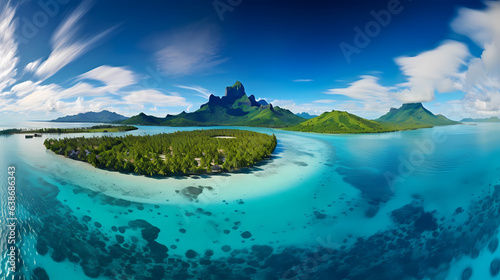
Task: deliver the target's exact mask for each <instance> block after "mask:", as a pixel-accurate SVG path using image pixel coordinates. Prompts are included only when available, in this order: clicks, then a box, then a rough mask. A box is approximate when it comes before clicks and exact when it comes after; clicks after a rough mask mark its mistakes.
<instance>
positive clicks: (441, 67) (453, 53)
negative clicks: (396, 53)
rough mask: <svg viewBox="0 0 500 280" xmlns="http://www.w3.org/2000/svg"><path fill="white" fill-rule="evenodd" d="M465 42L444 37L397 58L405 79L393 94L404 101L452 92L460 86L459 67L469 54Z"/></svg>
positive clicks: (427, 98)
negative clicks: (432, 45) (433, 45)
mask: <svg viewBox="0 0 500 280" xmlns="http://www.w3.org/2000/svg"><path fill="white" fill-rule="evenodd" d="M469 56H470V54H469V50H468V48H467V46H466V45H464V44H463V43H460V42H456V41H446V42H444V43H442V44H441V45H440V46H438V47H437V48H435V49H433V50H430V51H425V52H423V53H420V54H418V55H417V56H413V57H399V58H396V64H397V65H398V66H399V67H400V69H401V71H402V72H403V74H404V75H406V76H408V82H407V83H404V84H400V85H399V86H400V87H404V89H403V90H402V91H400V92H399V93H398V94H397V95H396V97H397V98H398V99H399V100H401V101H403V102H426V101H432V100H434V92H435V91H437V92H439V93H444V92H452V91H455V90H459V89H461V75H459V74H458V73H459V70H460V68H461V67H462V66H463V65H464V64H465V59H466V58H467V57H469Z"/></svg>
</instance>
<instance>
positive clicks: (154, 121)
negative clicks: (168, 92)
mask: <svg viewBox="0 0 500 280" xmlns="http://www.w3.org/2000/svg"><path fill="white" fill-rule="evenodd" d="M161 121H162V119H161V118H157V117H154V116H148V115H146V114H144V113H140V114H139V115H137V116H133V117H131V118H129V119H126V120H124V121H122V122H120V123H122V124H137V125H159V124H160V123H161Z"/></svg>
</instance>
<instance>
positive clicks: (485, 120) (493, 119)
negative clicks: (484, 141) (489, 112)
mask: <svg viewBox="0 0 500 280" xmlns="http://www.w3.org/2000/svg"><path fill="white" fill-rule="evenodd" d="M461 122H500V119H499V118H498V117H497V116H494V117H489V118H483V119H473V118H465V119H462V120H461Z"/></svg>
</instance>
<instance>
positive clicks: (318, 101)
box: [313, 99, 335, 104]
mask: <svg viewBox="0 0 500 280" xmlns="http://www.w3.org/2000/svg"><path fill="white" fill-rule="evenodd" d="M333 102H335V100H333V99H319V100H314V101H313V103H321V104H330V103H333Z"/></svg>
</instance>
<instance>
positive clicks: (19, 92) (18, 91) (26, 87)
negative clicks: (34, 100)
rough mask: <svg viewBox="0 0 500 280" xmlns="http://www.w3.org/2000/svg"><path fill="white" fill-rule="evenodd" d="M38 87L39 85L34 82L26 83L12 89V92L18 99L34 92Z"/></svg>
mask: <svg viewBox="0 0 500 280" xmlns="http://www.w3.org/2000/svg"><path fill="white" fill-rule="evenodd" d="M37 86H38V84H37V83H34V82H32V81H25V82H22V83H19V84H16V85H14V86H13V87H12V88H11V90H10V92H11V93H14V94H15V95H16V96H17V97H23V96H25V95H27V94H29V93H31V92H33V91H34V90H35V89H36V87H37Z"/></svg>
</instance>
